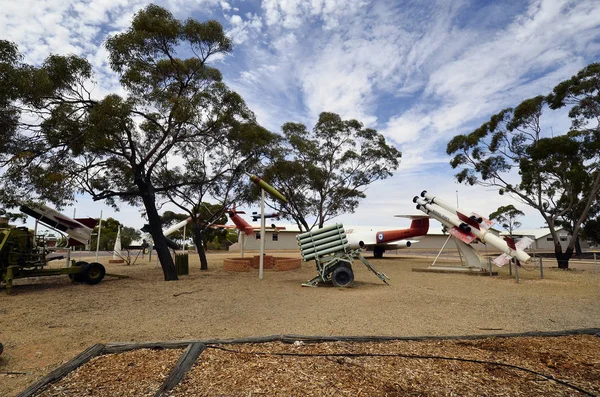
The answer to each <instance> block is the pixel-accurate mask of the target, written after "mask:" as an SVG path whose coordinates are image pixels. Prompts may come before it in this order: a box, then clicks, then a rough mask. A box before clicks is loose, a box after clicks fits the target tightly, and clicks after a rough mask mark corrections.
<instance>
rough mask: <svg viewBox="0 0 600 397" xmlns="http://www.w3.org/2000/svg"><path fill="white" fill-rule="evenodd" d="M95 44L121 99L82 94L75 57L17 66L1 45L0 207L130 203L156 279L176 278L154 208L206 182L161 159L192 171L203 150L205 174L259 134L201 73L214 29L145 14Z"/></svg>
mask: <svg viewBox="0 0 600 397" xmlns="http://www.w3.org/2000/svg"><path fill="white" fill-rule="evenodd" d="M105 45H106V49H107V51H108V58H109V59H108V60H109V63H110V65H111V68H112V69H113V71H114V72H115V73H117V74H118V76H119V79H120V82H121V85H122V87H123V88H124V91H125V95H123V96H121V95H117V94H109V95H107V96H106V97H104V98H100V99H96V98H93V97H92V96H91V94H90V92H89V91H88V90H87V88H86V87H88V86H89V84H90V83H92V81H91V79H92V78H93V76H92V72H91V71H92V68H91V66H90V64H89V62H88V61H87V60H85V59H84V58H80V57H78V56H75V55H68V56H62V55H51V56H49V57H48V58H47V59H46V61H45V62H44V63H43V64H42V65H41V66H39V67H36V66H31V65H26V64H22V63H21V58H22V57H21V55H20V54H19V52H18V50H17V48H16V46H14V45H13V44H11V43H8V42H4V41H2V42H0V88H2V90H0V91H1V93H0V106H1V107H0V123H1V126H2V128H3V131H4V129H6V131H7V133H6V134H1V135H2V137H0V167H4V173H3V174H2V175H1V176H0V202H2V203H4V204H6V205H8V206H16V205H18V203H19V201H20V200H21V199H22V198H23V197H28V198H31V199H39V200H41V201H47V202H51V203H53V204H55V205H56V206H57V207H59V208H60V207H61V206H63V205H64V204H66V203H68V202H70V201H72V200H73V199H74V195H75V194H76V193H88V194H90V195H91V196H92V198H93V199H94V200H104V201H105V202H106V203H107V204H109V205H113V206H115V207H116V206H117V203H118V202H119V201H122V202H126V203H129V204H133V205H138V204H140V203H141V204H143V205H144V208H145V210H146V215H147V217H148V221H149V225H150V231H151V234H152V236H153V239H154V242H155V246H156V249H157V252H158V256H159V258H160V260H161V264H162V265H163V270H164V271H165V278H166V279H176V278H177V276H176V274H175V271H174V266H173V265H172V259H171V257H170V255H169V253H168V249H167V246H166V242H165V240H164V236H162V233H161V224H160V218H159V216H158V212H157V209H156V202H157V200H159V199H161V197H162V196H163V195H165V194H166V192H171V191H173V190H174V189H178V188H185V187H186V186H196V187H197V186H199V184H200V183H202V182H203V181H204V182H205V181H206V179H202V175H200V177H199V176H198V175H196V174H195V175H192V174H190V173H188V174H186V172H185V171H182V170H181V169H178V168H174V167H172V166H170V165H169V162H168V159H169V158H170V157H172V156H173V155H178V156H180V158H182V159H183V161H184V163H185V165H186V166H187V165H194V164H195V162H196V161H197V155H198V153H199V152H202V153H206V158H204V159H203V160H205V159H208V160H210V162H205V163H204V165H205V166H206V168H207V169H211V167H213V166H214V164H215V163H218V162H219V161H222V162H224V161H225V160H224V159H222V158H220V157H219V156H220V154H222V153H228V152H230V151H234V150H235V149H236V148H238V149H240V148H241V149H240V152H242V153H244V154H247V157H251V156H252V154H253V153H255V150H254V149H252V148H251V146H252V145H250V144H246V143H244V142H242V141H241V140H242V139H244V138H245V134H247V131H244V130H248V129H250V130H252V129H254V131H256V130H258V126H256V123H255V120H254V115H253V114H252V112H251V111H250V110H249V109H248V108H247V107H246V105H245V103H244V101H243V100H242V98H241V97H240V96H239V95H238V94H236V93H235V92H232V91H231V90H230V89H229V88H228V87H227V86H226V85H225V84H223V83H222V81H221V80H222V77H221V73H220V72H219V71H218V70H217V69H215V68H214V67H211V66H210V65H209V64H208V62H209V61H210V59H211V58H212V57H214V56H215V55H218V54H227V53H228V52H230V51H231V49H232V45H231V41H230V40H229V39H228V38H227V37H226V36H225V33H224V32H223V28H222V26H221V25H220V24H219V23H218V22H216V21H208V22H198V21H194V20H192V19H188V20H186V21H179V20H177V19H175V18H174V17H173V15H172V14H171V13H170V12H169V11H167V10H165V9H163V8H161V7H159V6H156V5H149V6H147V7H146V8H144V9H142V10H140V11H139V12H138V13H137V14H136V15H135V16H134V18H133V21H132V24H131V27H130V28H129V29H127V30H126V31H125V32H123V33H119V34H116V35H114V36H112V37H110V38H109V39H108V40H107V41H106V44H105ZM181 54H191V56H190V57H189V58H184V57H182V56H181ZM32 120H33V122H32ZM26 122H30V123H33V124H26ZM266 140H267V141H268V138H267V139H266ZM256 142H261V141H260V140H257V141H256ZM209 148H210V149H209ZM246 148H247V150H246ZM244 150H245V151H244ZM227 159H228V160H229V164H232V163H234V162H235V160H234V156H230V157H228V158H227ZM236 165H237V163H236ZM197 169H198V168H196V169H192V170H197ZM221 171H222V172H223V173H227V172H229V171H228V170H227V169H226V168H225V167H223V168H222V169H221ZM190 172H191V171H190ZM229 174H231V172H229ZM238 175H239V170H238ZM199 181H200V182H199ZM58 187H60V188H58ZM198 202H201V201H198Z"/></svg>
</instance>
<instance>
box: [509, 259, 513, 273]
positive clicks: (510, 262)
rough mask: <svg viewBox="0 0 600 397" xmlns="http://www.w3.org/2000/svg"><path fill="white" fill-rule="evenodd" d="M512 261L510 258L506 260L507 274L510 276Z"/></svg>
mask: <svg viewBox="0 0 600 397" xmlns="http://www.w3.org/2000/svg"><path fill="white" fill-rule="evenodd" d="M512 263H513V261H512V260H510V261H508V275H509V276H512Z"/></svg>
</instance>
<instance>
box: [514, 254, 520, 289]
mask: <svg viewBox="0 0 600 397" xmlns="http://www.w3.org/2000/svg"><path fill="white" fill-rule="evenodd" d="M513 260H514V261H515V280H516V281H517V284H519V263H518V262H517V258H513Z"/></svg>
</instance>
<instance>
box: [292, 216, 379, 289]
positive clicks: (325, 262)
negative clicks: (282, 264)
mask: <svg viewBox="0 0 600 397" xmlns="http://www.w3.org/2000/svg"><path fill="white" fill-rule="evenodd" d="M297 239H298V245H299V246H300V252H301V254H302V259H303V260H304V261H308V260H311V259H314V260H315V262H316V264H317V273H318V274H317V276H316V277H314V278H313V279H312V280H309V281H307V282H305V283H303V284H302V286H303V287H316V286H317V285H318V284H319V283H321V282H331V283H332V284H333V285H335V286H336V287H350V286H351V285H352V283H353V282H354V272H353V271H352V263H353V262H354V260H355V259H358V260H360V261H361V262H362V263H363V264H364V265H365V266H366V267H367V268H368V269H369V270H371V271H372V272H373V273H374V274H375V275H376V276H377V277H378V278H379V279H380V280H381V281H383V282H384V283H386V284H387V280H389V277H388V276H386V275H385V274H383V273H381V272H378V271H377V269H375V268H374V267H373V265H372V264H371V263H370V262H369V261H368V260H367V259H366V258H365V257H364V256H362V254H361V250H360V249H356V250H349V249H348V246H349V244H348V239H347V238H346V233H345V231H344V227H343V225H341V224H337V225H335V226H328V227H325V228H322V229H317V230H315V231H314V232H307V233H303V234H301V235H299V236H297Z"/></svg>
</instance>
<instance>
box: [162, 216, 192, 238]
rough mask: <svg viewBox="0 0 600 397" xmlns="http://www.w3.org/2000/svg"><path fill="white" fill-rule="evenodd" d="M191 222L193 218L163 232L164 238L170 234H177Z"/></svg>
mask: <svg viewBox="0 0 600 397" xmlns="http://www.w3.org/2000/svg"><path fill="white" fill-rule="evenodd" d="M191 221H192V217H191V216H190V217H189V218H187V219H186V220H184V221H181V222H179V223H177V224H175V225H173V226H171V227H170V228H168V229H167V230H165V231H164V232H163V234H164V236H165V237H167V236H168V235H169V234H173V233H175V232H176V231H177V230H179V229H181V228H182V227H184V226H185V225H187V224H188V223H189V222H191Z"/></svg>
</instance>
